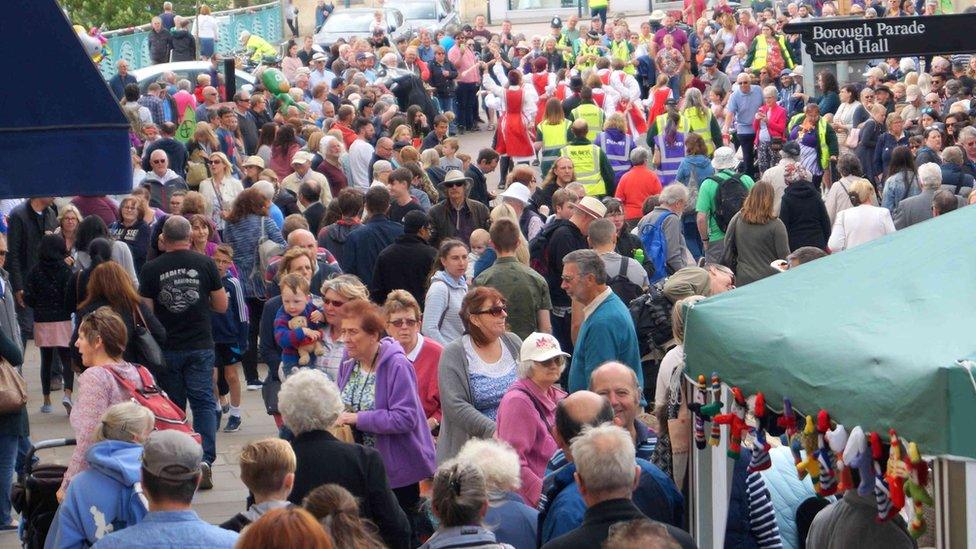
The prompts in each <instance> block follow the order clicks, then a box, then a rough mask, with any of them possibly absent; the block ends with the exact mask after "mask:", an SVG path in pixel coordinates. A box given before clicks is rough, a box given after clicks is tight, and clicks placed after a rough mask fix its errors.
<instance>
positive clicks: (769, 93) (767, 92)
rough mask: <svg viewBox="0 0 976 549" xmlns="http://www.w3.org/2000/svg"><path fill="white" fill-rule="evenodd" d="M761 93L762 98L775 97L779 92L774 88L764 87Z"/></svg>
mask: <svg viewBox="0 0 976 549" xmlns="http://www.w3.org/2000/svg"><path fill="white" fill-rule="evenodd" d="M762 93H763V97H776V96H777V95H778V93H779V92H778V91H777V90H776V86H766V87H765V88H763V91H762Z"/></svg>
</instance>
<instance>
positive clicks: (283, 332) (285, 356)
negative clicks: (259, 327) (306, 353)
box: [274, 273, 325, 379]
mask: <svg viewBox="0 0 976 549" xmlns="http://www.w3.org/2000/svg"><path fill="white" fill-rule="evenodd" d="M279 286H280V287H281V308H280V309H278V314H277V315H275V321H274V337H275V342H276V343H277V344H278V346H279V347H281V379H285V378H287V377H288V376H289V375H291V373H292V372H293V371H294V369H295V368H296V367H298V366H306V367H309V368H314V367H315V360H314V358H315V357H311V359H312V360H309V358H306V359H305V363H304V364H303V363H301V362H300V358H299V348H300V347H304V346H306V345H314V344H316V343H317V342H319V341H321V340H322V336H323V332H322V330H323V328H324V325H323V320H324V319H325V316H324V315H323V314H322V311H320V310H318V308H316V306H315V304H313V303H312V294H311V293H310V292H309V282H308V280H306V279H305V277H303V276H302V275H300V274H298V273H290V274H288V275H286V276H285V277H284V278H282V279H281V282H280V284H279ZM295 317H304V318H305V326H304V327H296V328H292V327H290V323H291V320H292V319H293V318H295ZM318 348H319V349H321V345H319V346H318ZM323 352H324V351H323ZM316 354H321V353H320V352H318V351H316Z"/></svg>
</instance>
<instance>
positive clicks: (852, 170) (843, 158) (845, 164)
mask: <svg viewBox="0 0 976 549" xmlns="http://www.w3.org/2000/svg"><path fill="white" fill-rule="evenodd" d="M837 171H839V172H840V174H841V175H842V176H845V177H846V176H848V175H853V176H856V177H860V176H861V175H863V174H864V170H862V169H861V161H860V160H859V159H858V158H857V157H856V156H854V155H853V154H851V153H849V152H848V153H843V154H841V155H840V158H838V159H837Z"/></svg>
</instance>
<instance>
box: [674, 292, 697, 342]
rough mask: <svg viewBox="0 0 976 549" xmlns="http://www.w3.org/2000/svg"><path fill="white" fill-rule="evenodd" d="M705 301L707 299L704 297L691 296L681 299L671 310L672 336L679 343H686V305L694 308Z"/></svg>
mask: <svg viewBox="0 0 976 549" xmlns="http://www.w3.org/2000/svg"><path fill="white" fill-rule="evenodd" d="M703 299H705V296H703V295H691V296H688V297H686V298H684V299H679V300H678V301H677V302H676V303H675V304H674V308H673V309H671V334H672V335H673V336H674V340H675V341H677V342H678V343H684V341H685V305H688V306H692V305H694V304H695V303H698V302H699V301H701V300H703Z"/></svg>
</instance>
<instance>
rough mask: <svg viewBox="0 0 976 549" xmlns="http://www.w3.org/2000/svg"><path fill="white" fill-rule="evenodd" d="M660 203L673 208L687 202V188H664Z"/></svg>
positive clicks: (672, 186)
mask: <svg viewBox="0 0 976 549" xmlns="http://www.w3.org/2000/svg"><path fill="white" fill-rule="evenodd" d="M660 202H661V204H663V205H665V206H674V205H675V204H677V203H678V202H688V187H685V186H684V185H668V186H667V187H664V190H663V191H661V196H660ZM591 225H592V224H591Z"/></svg>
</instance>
